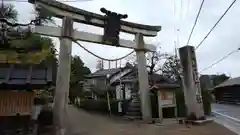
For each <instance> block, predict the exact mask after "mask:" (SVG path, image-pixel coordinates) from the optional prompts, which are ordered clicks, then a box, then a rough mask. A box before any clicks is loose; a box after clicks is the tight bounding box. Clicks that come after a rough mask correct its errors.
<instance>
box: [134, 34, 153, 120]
mask: <svg viewBox="0 0 240 135" xmlns="http://www.w3.org/2000/svg"><path fill="white" fill-rule="evenodd" d="M135 41H136V44H137V45H138V49H136V54H137V64H138V81H139V92H140V100H141V112H142V119H143V120H146V121H149V120H151V119H152V113H151V102H150V95H149V84H148V72H147V66H146V56H145V50H144V46H145V44H144V40H143V35H142V34H136V36H135Z"/></svg>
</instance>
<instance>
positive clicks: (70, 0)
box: [4, 0, 92, 2]
mask: <svg viewBox="0 0 240 135" xmlns="http://www.w3.org/2000/svg"><path fill="white" fill-rule="evenodd" d="M4 1H5V2H28V0H4ZM85 1H92V0H58V2H85Z"/></svg>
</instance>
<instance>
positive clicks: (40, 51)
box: [0, 3, 57, 63]
mask: <svg viewBox="0 0 240 135" xmlns="http://www.w3.org/2000/svg"><path fill="white" fill-rule="evenodd" d="M36 13H37V14H36V18H39V19H42V20H43V21H44V22H48V21H52V17H51V16H50V15H48V14H47V13H46V11H44V10H41V9H37V10H36ZM17 16H18V12H17V10H16V9H15V8H14V6H13V5H12V4H4V3H2V5H1V7H0V17H1V18H5V19H7V20H9V21H12V22H16V21H17ZM9 43H10V49H9V50H6V49H5V50H4V51H2V52H1V59H0V60H1V61H5V62H6V61H7V62H9V63H41V62H43V61H44V62H46V61H51V62H54V63H56V62H57V59H56V49H55V48H54V44H53V42H52V40H51V39H50V38H47V37H43V36H40V35H35V34H30V35H29V37H28V38H27V39H20V40H13V41H10V42H9ZM27 48H31V50H30V51H28V52H27V53H19V52H16V51H19V50H22V49H27ZM46 59H47V60H46ZM50 59H51V60H50Z"/></svg>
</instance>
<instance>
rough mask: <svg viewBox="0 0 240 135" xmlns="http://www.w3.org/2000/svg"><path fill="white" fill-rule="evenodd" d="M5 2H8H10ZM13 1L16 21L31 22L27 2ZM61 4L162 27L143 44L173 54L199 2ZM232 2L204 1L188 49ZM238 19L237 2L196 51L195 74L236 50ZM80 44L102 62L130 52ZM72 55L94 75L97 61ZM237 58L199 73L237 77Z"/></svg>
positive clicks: (79, 52) (84, 55) (239, 66)
mask: <svg viewBox="0 0 240 135" xmlns="http://www.w3.org/2000/svg"><path fill="white" fill-rule="evenodd" d="M6 1H8V2H9V1H13V0H6ZM16 1H17V2H11V3H13V4H15V6H16V8H17V10H18V11H19V21H21V22H27V21H29V20H30V19H32V13H33V7H32V5H31V4H28V3H27V2H22V1H24V0H16ZM20 1H21V2H20ZM26 1H27V0H26ZM60 1H61V0H60ZM62 1H64V3H66V4H69V5H72V6H76V7H78V8H81V9H85V10H87V11H92V12H95V13H100V8H101V7H105V8H107V9H109V10H111V11H116V12H119V13H127V14H128V18H127V19H126V20H128V21H132V22H137V23H142V24H148V25H160V26H162V31H160V32H159V34H158V36H157V37H156V38H150V39H147V42H149V43H153V44H155V45H158V46H160V47H161V51H162V52H163V53H164V52H169V53H174V41H177V40H176V39H177V35H179V43H177V48H179V47H182V46H184V45H185V44H186V41H187V39H188V36H189V33H190V30H191V28H192V25H193V22H194V20H195V17H196V14H197V12H198V8H199V6H200V4H201V1H202V0H182V2H181V0H93V1H87V2H86V1H85V2H79V1H81V0H76V1H75V2H66V0H62ZM70 1H73V0H70ZM232 1H233V0H205V3H204V5H203V9H202V12H201V14H200V17H199V21H198V23H197V25H196V28H195V31H194V33H193V35H192V39H191V41H190V45H192V46H197V44H199V42H200V41H201V40H202V39H203V37H204V36H205V35H206V33H207V32H208V31H209V30H210V29H211V27H212V26H213V25H214V24H215V22H216V21H217V20H218V19H219V17H220V16H221V15H222V14H223V12H224V11H225V10H226V8H227V7H228V6H229V5H230V4H231V2H232ZM174 7H175V8H174ZM174 9H175V12H174ZM239 15H240V2H239V1H238V2H236V3H235V5H234V6H233V7H232V9H231V10H230V11H229V12H228V14H227V15H226V16H225V17H224V18H223V20H222V21H221V22H220V23H219V25H218V26H217V27H216V28H215V30H214V31H213V32H212V33H211V35H210V36H209V37H208V38H207V40H206V41H205V42H204V43H203V44H202V45H201V47H200V48H199V49H198V50H197V51H196V55H197V60H198V68H199V70H201V69H203V68H205V67H207V66H209V65H210V64H212V63H213V62H215V61H217V60H219V59H220V58H221V57H223V56H224V55H227V54H228V53H229V52H231V51H232V50H236V49H237V48H238V47H240V36H239V35H240V26H239V24H240V19H238V17H239ZM57 23H58V24H59V25H60V23H61V21H60V20H57ZM74 27H75V28H77V29H78V30H84V31H87V32H96V33H98V34H102V29H99V28H96V27H91V26H86V25H81V24H75V26H74ZM174 29H179V30H180V31H179V32H174ZM121 37H124V38H127V39H133V36H129V35H121ZM54 42H55V44H56V47H57V49H58V48H59V42H58V40H57V39H55V40H54ZM82 44H83V45H84V46H85V47H86V48H88V49H90V50H91V51H93V52H94V53H96V54H98V55H100V56H102V57H105V58H118V57H121V56H123V55H125V54H127V53H128V52H130V51H131V50H129V49H122V48H115V47H109V46H101V45H98V44H91V43H82ZM72 52H73V54H74V55H79V56H80V57H81V58H82V60H83V61H84V63H85V64H86V65H87V66H88V67H90V69H91V70H92V71H95V68H96V61H97V59H96V58H95V57H93V56H91V55H90V54H88V53H87V52H85V51H84V50H83V49H81V48H80V47H78V46H77V45H73V51H72ZM239 58H240V52H239V53H235V54H233V55H231V56H230V57H228V58H227V59H225V60H224V61H222V62H221V63H219V64H217V65H216V66H213V67H212V68H210V69H208V70H206V71H204V72H203V73H204V74H215V73H226V74H228V75H231V76H232V77H236V76H240V71H239V69H240V59H239ZM122 63H124V62H122ZM112 65H114V64H112ZM105 66H106V67H107V66H108V64H107V63H106V65H105Z"/></svg>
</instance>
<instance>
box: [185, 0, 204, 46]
mask: <svg viewBox="0 0 240 135" xmlns="http://www.w3.org/2000/svg"><path fill="white" fill-rule="evenodd" d="M203 3H204V0H202V3H201V5H200V7H199V9H198V13H197V16H196V19H195V21H194V24H193V27H192V30H191V32H190V35H189V37H188V41H187V44H186V45H188V44H189V41H190V39H191V37H192V33H193V31H194V29H195V26H196V24H197V21H198V18H199V15H200V13H201V10H202V7H203Z"/></svg>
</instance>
